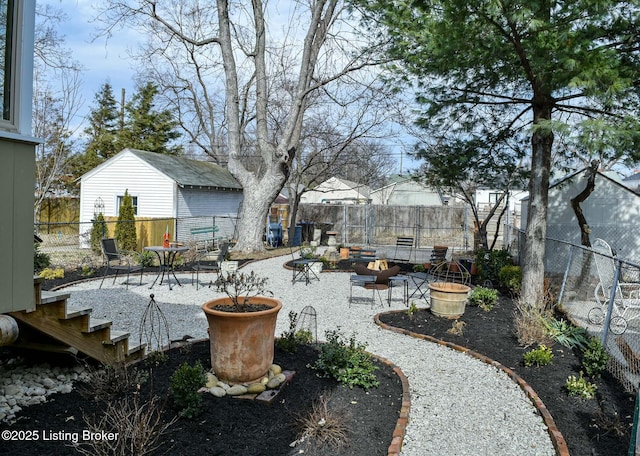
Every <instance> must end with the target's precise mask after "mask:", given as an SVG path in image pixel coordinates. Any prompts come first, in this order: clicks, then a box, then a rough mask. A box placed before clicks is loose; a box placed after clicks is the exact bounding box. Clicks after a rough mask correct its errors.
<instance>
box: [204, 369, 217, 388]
mask: <svg viewBox="0 0 640 456" xmlns="http://www.w3.org/2000/svg"><path fill="white" fill-rule="evenodd" d="M217 384H218V378H217V377H216V376H215V375H213V374H212V373H211V372H207V383H206V384H205V386H206V387H207V388H213V387H214V386H216V385H217Z"/></svg>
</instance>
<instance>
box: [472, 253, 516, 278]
mask: <svg viewBox="0 0 640 456" xmlns="http://www.w3.org/2000/svg"><path fill="white" fill-rule="evenodd" d="M475 263H476V268H477V269H478V279H479V280H480V282H484V281H485V280H490V281H491V282H493V283H498V282H499V279H498V274H499V272H500V270H501V269H502V268H503V267H504V266H510V265H512V264H513V259H512V258H511V254H510V253H509V252H508V251H507V250H506V249H501V250H490V251H487V250H485V249H483V248H480V249H478V250H477V251H476V261H475Z"/></svg>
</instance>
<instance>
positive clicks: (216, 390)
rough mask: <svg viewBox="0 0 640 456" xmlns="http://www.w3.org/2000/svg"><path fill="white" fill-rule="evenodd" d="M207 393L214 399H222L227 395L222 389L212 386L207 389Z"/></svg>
mask: <svg viewBox="0 0 640 456" xmlns="http://www.w3.org/2000/svg"><path fill="white" fill-rule="evenodd" d="M209 392H210V393H211V394H213V395H214V396H215V397H223V396H225V395H226V394H227V392H226V391H225V390H224V388H220V387H219V386H214V387H213V388H210V389H209Z"/></svg>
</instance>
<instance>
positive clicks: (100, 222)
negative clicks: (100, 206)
mask: <svg viewBox="0 0 640 456" xmlns="http://www.w3.org/2000/svg"><path fill="white" fill-rule="evenodd" d="M106 234H107V225H106V223H105V221H104V215H102V212H98V213H97V214H96V215H95V218H94V219H93V226H92V228H91V241H90V242H91V250H93V251H94V252H95V253H97V254H99V253H100V252H102V245H101V244H100V240H101V239H102V238H104V237H105V235H106Z"/></svg>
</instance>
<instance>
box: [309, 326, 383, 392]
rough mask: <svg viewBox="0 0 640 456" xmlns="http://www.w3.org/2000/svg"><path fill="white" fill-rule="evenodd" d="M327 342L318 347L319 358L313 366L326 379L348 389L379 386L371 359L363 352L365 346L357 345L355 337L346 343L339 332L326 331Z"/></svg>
mask: <svg viewBox="0 0 640 456" xmlns="http://www.w3.org/2000/svg"><path fill="white" fill-rule="evenodd" d="M325 336H326V338H327V342H326V343H324V344H322V346H321V347H320V356H319V357H318V360H317V361H316V362H315V364H314V365H313V368H314V369H317V370H319V371H321V372H322V373H323V374H324V375H325V376H326V377H333V378H335V379H336V380H338V381H339V382H340V383H343V384H345V385H348V386H349V387H350V388H353V387H354V386H361V387H363V388H371V387H376V386H378V385H379V382H378V380H377V379H376V376H375V374H374V371H375V370H376V369H377V367H376V366H374V364H373V358H372V357H371V355H370V354H369V353H367V352H366V351H365V348H366V344H361V343H357V342H356V339H355V335H352V336H351V338H349V340H348V342H347V341H345V339H344V338H343V337H342V335H341V334H340V332H339V331H336V330H333V331H332V330H328V331H326V333H325Z"/></svg>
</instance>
